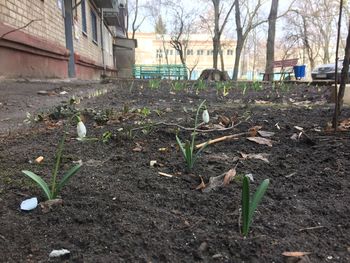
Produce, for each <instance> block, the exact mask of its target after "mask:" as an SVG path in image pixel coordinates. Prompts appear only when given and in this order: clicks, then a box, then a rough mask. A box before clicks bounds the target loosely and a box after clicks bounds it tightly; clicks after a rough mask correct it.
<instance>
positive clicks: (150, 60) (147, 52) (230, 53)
mask: <svg viewBox="0 0 350 263" xmlns="http://www.w3.org/2000/svg"><path fill="white" fill-rule="evenodd" d="M135 38H136V39H137V42H138V47H137V48H136V50H135V59H136V61H135V64H137V65H139V64H146V65H160V64H181V61H180V57H179V55H178V53H177V52H176V50H175V49H174V48H173V47H172V46H171V45H170V36H169V35H164V36H161V35H157V34H156V33H136V35H135ZM221 44H222V52H223V58H224V68H225V70H227V72H228V73H229V75H230V76H232V71H233V65H234V50H235V46H236V43H235V41H233V40H230V39H226V38H223V39H222V40H221ZM184 55H185V56H186V64H187V67H188V68H189V69H191V70H192V69H193V72H192V76H191V79H197V78H198V77H199V75H200V73H201V72H202V70H204V69H207V68H212V67H213V41H212V37H211V36H210V35H207V34H191V35H190V36H189V38H188V45H187V50H186V52H185V54H184ZM218 68H219V69H221V63H220V56H219V57H218Z"/></svg>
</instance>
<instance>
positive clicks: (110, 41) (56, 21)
mask: <svg viewBox="0 0 350 263" xmlns="http://www.w3.org/2000/svg"><path fill="white" fill-rule="evenodd" d="M125 5H126V1H122V0H23V1H19V0H0V78H4V77H5V78H16V77H32V78H67V77H73V78H74V77H76V78H80V79H98V78H100V76H101V75H102V74H106V75H112V76H113V75H116V74H117V67H116V64H117V63H116V58H115V56H114V53H113V46H114V44H115V42H116V40H115V36H116V32H117V33H119V37H120V35H123V33H125V29H124V28H120V27H124V23H123V20H124V19H125V17H126V16H125V13H126V12H124V11H125V7H126V6H125Z"/></svg>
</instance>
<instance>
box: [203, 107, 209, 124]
mask: <svg viewBox="0 0 350 263" xmlns="http://www.w3.org/2000/svg"><path fill="white" fill-rule="evenodd" d="M202 119H203V121H204V123H208V122H209V113H208V110H207V109H205V110H204V111H203V114H202Z"/></svg>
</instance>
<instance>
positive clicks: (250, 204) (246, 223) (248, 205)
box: [242, 176, 270, 236]
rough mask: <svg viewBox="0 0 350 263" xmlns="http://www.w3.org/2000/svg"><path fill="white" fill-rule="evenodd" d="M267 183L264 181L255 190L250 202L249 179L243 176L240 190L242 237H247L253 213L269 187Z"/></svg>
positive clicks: (267, 180) (267, 181) (268, 181)
mask: <svg viewBox="0 0 350 263" xmlns="http://www.w3.org/2000/svg"><path fill="white" fill-rule="evenodd" d="M269 183H270V180H269V179H265V180H264V181H263V182H262V183H261V184H260V186H259V187H258V189H257V190H256V192H255V194H254V196H253V199H252V200H250V191H249V178H248V177H247V176H244V178H243V188H242V218H243V226H242V233H243V236H247V235H248V232H249V227H250V225H251V224H252V219H253V215H254V212H255V210H256V208H257V207H258V205H259V203H260V202H261V200H262V198H263V197H264V195H265V192H266V190H267V188H268V186H269Z"/></svg>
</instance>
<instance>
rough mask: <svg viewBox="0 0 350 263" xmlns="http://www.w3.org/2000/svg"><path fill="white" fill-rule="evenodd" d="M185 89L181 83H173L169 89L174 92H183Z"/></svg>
mask: <svg viewBox="0 0 350 263" xmlns="http://www.w3.org/2000/svg"><path fill="white" fill-rule="evenodd" d="M185 87H186V85H185V83H183V82H181V81H175V82H172V83H171V89H172V90H174V91H181V90H184V89H185Z"/></svg>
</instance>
